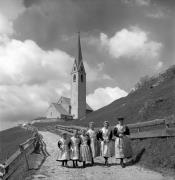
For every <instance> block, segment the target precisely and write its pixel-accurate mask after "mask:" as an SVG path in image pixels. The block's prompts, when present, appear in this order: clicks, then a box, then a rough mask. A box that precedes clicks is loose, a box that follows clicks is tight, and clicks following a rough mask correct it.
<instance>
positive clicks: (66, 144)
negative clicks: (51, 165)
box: [57, 133, 70, 167]
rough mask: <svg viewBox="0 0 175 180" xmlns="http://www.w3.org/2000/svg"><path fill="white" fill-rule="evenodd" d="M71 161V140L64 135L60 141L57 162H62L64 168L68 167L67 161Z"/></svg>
mask: <svg viewBox="0 0 175 180" xmlns="http://www.w3.org/2000/svg"><path fill="white" fill-rule="evenodd" d="M69 159H70V139H69V138H68V137H67V134H66V133H63V134H62V137H61V139H60V140H59V141H58V157H57V161H61V162H62V166H66V167H67V161H68V160H69Z"/></svg>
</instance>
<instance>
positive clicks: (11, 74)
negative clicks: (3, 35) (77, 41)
mask: <svg viewBox="0 0 175 180" xmlns="http://www.w3.org/2000/svg"><path fill="white" fill-rule="evenodd" d="M72 62H73V58H71V57H70V56H69V55H68V54H67V53H65V52H63V51H61V50H58V49H57V50H53V51H44V50H43V49H41V48H40V47H39V46H38V45H37V44H36V43H35V42H34V41H32V40H25V41H24V42H22V41H19V40H15V39H9V40H8V41H6V42H3V45H1V46H0V84H8V85H17V84H36V83H37V84H40V83H45V82H47V81H49V80H56V79H57V80H59V79H60V80H61V79H66V78H67V76H68V74H69V72H70V70H71V64H72Z"/></svg>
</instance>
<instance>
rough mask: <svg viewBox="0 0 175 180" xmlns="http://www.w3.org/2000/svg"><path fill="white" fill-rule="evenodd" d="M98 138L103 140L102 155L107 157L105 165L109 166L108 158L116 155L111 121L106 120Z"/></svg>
mask: <svg viewBox="0 0 175 180" xmlns="http://www.w3.org/2000/svg"><path fill="white" fill-rule="evenodd" d="M98 138H99V139H100V140H101V156H103V157H104V159H105V165H106V166H109V164H108V158H109V157H112V156H113V155H114V153H113V149H114V147H113V146H112V130H111V128H109V122H108V121H105V122H104V127H103V128H102V129H101V130H100V131H99V134H98Z"/></svg>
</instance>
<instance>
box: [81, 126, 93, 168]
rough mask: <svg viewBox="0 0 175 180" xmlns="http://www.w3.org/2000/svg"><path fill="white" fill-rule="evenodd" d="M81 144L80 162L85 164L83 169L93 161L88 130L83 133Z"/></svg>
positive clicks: (83, 130)
mask: <svg viewBox="0 0 175 180" xmlns="http://www.w3.org/2000/svg"><path fill="white" fill-rule="evenodd" d="M80 139H81V144H80V160H81V161H82V162H83V167H84V168H85V167H86V162H88V161H92V155H91V150H90V138H89V136H88V135H87V134H86V130H85V129H82V131H81V136H80Z"/></svg>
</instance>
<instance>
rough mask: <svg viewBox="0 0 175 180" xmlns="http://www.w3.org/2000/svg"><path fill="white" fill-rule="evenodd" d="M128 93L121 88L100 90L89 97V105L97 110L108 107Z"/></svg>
mask: <svg viewBox="0 0 175 180" xmlns="http://www.w3.org/2000/svg"><path fill="white" fill-rule="evenodd" d="M127 94H128V93H127V92H126V91H124V90H122V89H120V88H119V87H114V88H112V87H106V88H98V89H96V90H95V91H94V93H92V94H89V95H88V96H87V98H86V99H87V103H88V104H89V105H90V106H91V107H92V108H93V109H95V110H97V109H99V108H101V107H103V106H106V105H108V104H109V103H111V102H113V101H114V100H116V99H119V98H121V97H124V96H127Z"/></svg>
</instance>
